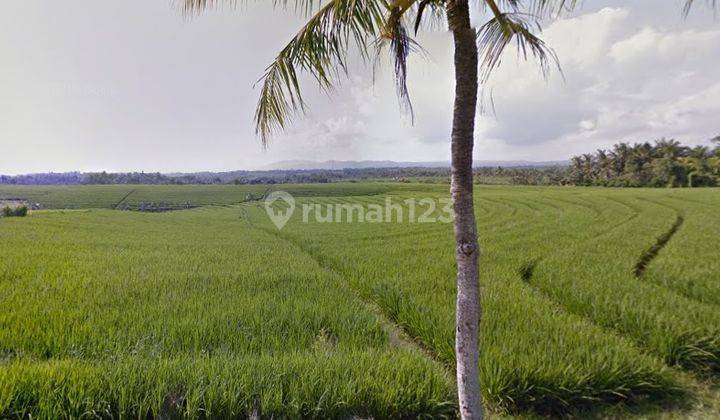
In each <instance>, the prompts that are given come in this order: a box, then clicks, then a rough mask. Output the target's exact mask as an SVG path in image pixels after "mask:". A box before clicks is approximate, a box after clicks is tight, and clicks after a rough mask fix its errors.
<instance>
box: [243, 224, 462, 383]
mask: <svg viewBox="0 0 720 420" xmlns="http://www.w3.org/2000/svg"><path fill="white" fill-rule="evenodd" d="M250 226H251V227H253V228H254V229H257V230H260V231H262V232H265V233H266V234H268V235H271V236H274V237H276V238H278V239H280V240H282V241H284V242H287V243H289V244H291V245H292V246H294V247H295V248H297V249H298V250H300V251H301V252H302V253H303V254H305V255H307V256H308V257H310V258H311V259H312V260H313V261H314V262H315V263H316V264H317V265H318V266H319V267H320V268H321V269H323V270H324V271H326V272H327V273H329V274H331V275H333V276H337V277H339V278H340V279H342V280H343V281H344V283H345V284H346V285H347V287H348V289H349V290H350V291H352V293H353V294H354V295H355V298H356V299H358V301H360V302H361V303H362V304H363V305H364V306H365V307H366V308H367V309H368V311H370V312H371V313H372V314H374V315H375V317H376V318H377V320H378V322H379V323H380V325H381V326H382V327H383V329H384V330H385V332H386V333H387V334H388V339H389V342H390V344H391V345H394V346H396V347H398V348H404V349H412V350H414V351H416V352H418V353H419V354H422V355H423V356H424V357H426V358H427V359H428V360H430V361H431V362H432V363H433V364H435V365H437V366H438V367H439V368H441V369H442V371H443V372H445V373H446V374H447V375H448V378H454V376H455V374H454V366H449V365H448V364H447V363H445V362H443V361H442V359H441V358H440V357H439V356H438V355H437V354H436V353H435V352H434V351H433V350H432V349H431V348H429V347H428V346H426V345H425V344H424V343H423V342H422V340H420V339H418V338H416V337H414V336H413V335H412V334H410V332H409V331H407V330H406V329H405V328H403V327H402V326H401V325H399V324H398V323H396V322H395V321H394V320H393V319H392V317H390V316H388V314H387V313H386V312H385V311H384V310H383V308H382V306H381V305H379V304H378V303H377V302H375V301H373V300H372V299H366V298H364V297H363V295H362V293H360V292H359V291H358V290H356V289H355V288H354V287H352V285H351V284H350V282H349V281H347V280H346V276H345V275H344V273H343V272H342V270H339V269H337V268H336V267H335V266H334V264H332V263H331V262H330V261H329V258H328V257H327V256H326V255H323V254H320V253H318V252H316V251H314V250H312V249H310V248H308V247H307V246H305V245H304V244H303V243H301V242H300V241H298V240H296V239H294V238H292V237H290V236H287V235H283V234H282V233H280V232H277V231H274V230H272V229H268V228H264V227H260V226H253V225H252V224H251V225H250Z"/></svg>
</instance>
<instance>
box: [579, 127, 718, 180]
mask: <svg viewBox="0 0 720 420" xmlns="http://www.w3.org/2000/svg"><path fill="white" fill-rule="evenodd" d="M712 143H714V144H715V145H716V146H715V147H714V148H710V147H708V146H702V145H701V146H694V147H690V146H685V145H683V144H682V143H680V142H679V141H677V140H674V139H665V138H662V139H660V140H657V141H655V143H654V144H651V143H649V142H643V143H634V144H629V143H625V142H621V143H617V144H615V145H613V146H612V148H610V149H609V150H604V149H598V150H597V151H596V152H595V153H585V154H582V155H580V156H575V157H573V158H572V159H571V161H570V162H571V163H570V167H569V168H568V181H569V182H568V183H570V184H573V185H588V186H608V187H712V186H717V185H720V136H717V137H715V138H714V139H712Z"/></svg>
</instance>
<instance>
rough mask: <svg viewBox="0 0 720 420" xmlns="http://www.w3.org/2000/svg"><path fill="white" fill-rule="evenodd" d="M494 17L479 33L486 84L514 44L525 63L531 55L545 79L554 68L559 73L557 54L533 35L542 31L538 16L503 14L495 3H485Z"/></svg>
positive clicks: (515, 13) (489, 0)
mask: <svg viewBox="0 0 720 420" xmlns="http://www.w3.org/2000/svg"><path fill="white" fill-rule="evenodd" d="M485 1H486V3H487V4H488V5H489V6H490V8H491V9H492V11H493V14H494V17H493V18H492V19H490V20H489V21H488V22H486V23H485V24H484V25H483V26H482V27H481V28H480V30H479V31H478V48H479V53H480V56H481V76H480V78H481V80H482V81H487V79H488V78H489V77H490V75H491V74H492V72H493V70H495V69H496V68H497V66H498V65H499V64H500V61H501V59H502V56H503V53H504V52H505V48H506V47H507V46H508V45H510V44H511V43H512V41H513V40H515V45H516V48H517V52H518V54H519V55H520V56H522V58H523V59H527V58H528V57H529V56H530V55H532V56H533V57H534V58H535V59H536V60H537V61H538V64H539V65H540V70H541V72H542V73H543V75H544V76H546V75H547V74H548V71H549V69H550V65H551V64H555V65H556V66H557V68H558V70H560V65H559V60H558V58H557V55H556V54H555V51H554V50H553V49H552V48H550V47H549V46H547V44H545V42H544V41H543V40H542V39H540V38H539V37H538V36H537V35H535V34H534V33H533V30H535V31H539V30H540V24H539V22H538V21H537V18H536V16H534V15H530V14H524V13H519V12H501V11H500V9H499V7H498V6H497V4H496V3H495V2H494V1H493V0H485Z"/></svg>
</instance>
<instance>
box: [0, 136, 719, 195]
mask: <svg viewBox="0 0 720 420" xmlns="http://www.w3.org/2000/svg"><path fill="white" fill-rule="evenodd" d="M712 142H713V143H715V147H714V148H711V147H709V146H694V147H689V146H684V145H682V144H681V143H680V142H678V141H676V140H667V139H660V140H657V141H656V142H655V143H654V144H652V143H650V142H642V143H634V144H630V143H625V142H621V143H617V144H615V145H614V146H612V147H611V148H610V149H609V150H605V149H599V150H597V151H596V152H595V153H586V154H582V155H580V156H575V157H573V158H572V159H571V161H570V164H569V165H567V166H561V165H558V166H545V167H479V168H474V169H473V174H474V177H475V183H476V184H513V185H577V186H607V187H703V186H719V185H720V136H718V137H716V138H715V139H713V140H712ZM367 180H387V181H396V182H412V181H420V182H437V183H445V182H449V180H450V169H449V168H440V167H435V168H427V167H401V168H350V169H290V170H268V171H231V172H198V173H192V174H161V173H158V172H148V173H145V172H128V173H122V172H121V173H108V172H90V173H81V172H67V173H41V174H28V175H16V176H6V175H0V185H110V184H145V185H187V184H235V185H247V184H267V185H272V184H318V183H328V182H341V181H367Z"/></svg>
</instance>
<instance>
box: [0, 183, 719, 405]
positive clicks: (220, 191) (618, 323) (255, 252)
mask: <svg viewBox="0 0 720 420" xmlns="http://www.w3.org/2000/svg"><path fill="white" fill-rule="evenodd" d="M280 187H281V188H282V189H283V190H286V191H288V192H291V193H292V194H294V195H295V196H296V198H297V208H298V210H296V211H295V213H294V214H293V217H292V218H291V219H290V221H289V222H288V223H287V225H286V226H285V227H284V228H283V229H282V230H278V229H277V228H276V227H275V226H274V225H273V224H272V223H271V222H270V220H269V219H268V217H267V215H266V213H265V209H264V207H263V206H262V204H261V203H258V202H253V201H247V195H248V194H250V195H251V196H252V195H253V194H261V193H263V192H265V191H266V190H267V187H263V186H98V187H0V197H24V198H28V199H30V200H32V201H37V202H40V203H41V204H43V207H44V208H50V209H58V210H42V211H36V212H32V213H31V214H30V215H29V216H28V217H26V218H13V219H0V253H1V254H2V255H3V258H2V259H1V260H0V417H29V416H32V417H44V418H52V417H57V416H58V415H59V414H62V415H66V416H72V417H81V416H96V415H97V416H117V415H124V416H130V417H146V416H148V415H150V416H171V417H172V416H187V417H198V416H207V417H217V418H224V417H246V416H250V415H254V414H259V415H261V416H263V417H271V416H289V417H298V416H317V417H348V416H353V415H360V416H372V417H377V418H397V417H407V416H409V417H415V416H419V415H429V416H434V417H437V416H449V417H453V416H454V415H455V406H454V404H455V397H454V390H453V382H452V380H453V373H452V369H453V365H454V359H453V333H454V328H453V323H454V312H453V309H454V298H455V291H454V262H453V242H452V227H451V225H449V224H447V223H440V222H437V223H410V222H409V221H407V220H403V221H401V222H397V221H393V222H392V223H368V222H366V223H358V222H355V223H347V222H337V223H323V222H322V221H319V220H316V219H314V218H313V217H310V219H309V221H308V223H305V222H303V220H302V212H301V211H300V210H299V209H300V208H302V205H303V204H313V205H320V206H327V205H331V206H334V205H335V204H356V205H360V206H361V207H363V208H369V207H370V206H371V205H381V206H382V205H385V204H386V203H387V201H388V200H390V201H391V202H392V203H395V204H398V205H400V206H401V207H402V208H403V211H405V212H406V214H407V212H408V211H409V206H408V204H407V203H408V202H405V201H404V200H408V199H418V200H419V199H422V198H425V199H430V200H440V199H441V198H444V197H446V195H447V193H446V191H445V190H446V187H445V186H442V185H421V184H383V183H357V184H355V183H347V184H328V185H283V186H277V187H275V188H274V189H280ZM476 194H477V198H476V200H477V216H478V220H479V230H480V234H481V243H482V247H483V256H482V269H483V272H482V279H481V282H482V287H483V292H484V301H483V307H484V318H483V321H484V322H483V325H482V337H481V348H482V356H481V375H482V378H481V379H482V383H483V386H484V399H485V402H486V404H487V405H488V406H489V407H490V408H491V410H492V412H493V413H495V415H500V414H504V415H522V416H526V415H538V414H539V415H558V414H573V413H574V414H576V415H577V414H578V413H583V415H590V414H591V413H598V411H597V410H598V407H600V408H601V409H602V410H601V411H600V413H605V415H609V416H617V415H621V416H626V415H631V414H633V413H635V412H636V411H637V412H638V413H640V414H639V415H643V414H642V413H648V412H650V413H653V414H652V415H653V416H656V415H660V414H662V415H668V416H673V415H678V416H683V415H685V414H688V413H693V412H699V413H701V415H720V413H718V411H717V407H712V406H711V407H706V405H707V404H706V403H705V402H704V401H706V400H708V399H712V398H714V396H715V395H716V394H715V391H713V390H712V389H713V385H712V383H713V382H714V381H717V379H718V378H719V377H720V370H719V368H718V366H720V363H719V360H720V315H718V314H719V313H720V311H718V302H720V297H719V293H720V292H719V289H718V288H717V285H716V283H717V279H718V277H717V276H718V272H719V271H720V266H719V265H718V264H719V263H718V259H717V258H713V256H714V255H715V252H716V250H717V247H718V245H720V236H719V235H714V234H713V232H717V231H718V229H720V219H718V217H717V214H718V213H719V212H718V210H720V200H719V199H718V198H717V197H718V191H717V190H713V189H705V190H641V189H633V190H613V189H589V188H523V187H479V188H478V190H477V192H476ZM120 201H127V202H135V203H136V202H141V201H165V202H178V203H182V202H187V201H190V202H192V203H193V204H196V205H199V206H202V207H200V208H195V209H191V210H183V211H175V212H167V213H158V214H155V213H153V214H150V213H140V212H132V211H117V210H111V209H112V208H114V207H116V206H117V203H118V202H120ZM62 208H70V209H75V210H59V209H62ZM322 208H326V207H322ZM427 215H428V216H430V217H438V216H441V215H442V206H437V208H436V209H435V211H434V212H430V213H428V214H427ZM678 217H681V218H682V220H683V223H682V225H681V226H680V227H679V229H678V230H677V231H676V232H674V233H673V234H672V235H671V236H672V237H671V238H669V239H668V240H667V241H666V243H665V244H663V246H662V247H661V248H660V249H656V250H655V252H654V254H653V255H652V257H651V258H650V259H649V260H648V263H647V266H646V267H645V269H644V270H643V272H642V273H641V275H637V274H636V273H635V271H634V270H635V268H636V265H637V264H638V262H639V261H640V260H642V259H643V258H646V255H647V254H648V250H649V249H651V248H653V246H655V245H657V242H658V238H661V237H662V236H663V235H665V234H667V232H668V230H669V229H670V228H671V227H672V225H673V224H674V223H675V222H676V221H677V219H678ZM701 389H702V390H706V391H700V390H701ZM590 409H592V410H593V411H587V410H590ZM618 410H620V411H618ZM648 410H649V411H648ZM687 410H691V411H687ZM692 410H695V411H692ZM617 413H620V414H617ZM673 413H675V414H673ZM600 415H603V414H600Z"/></svg>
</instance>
